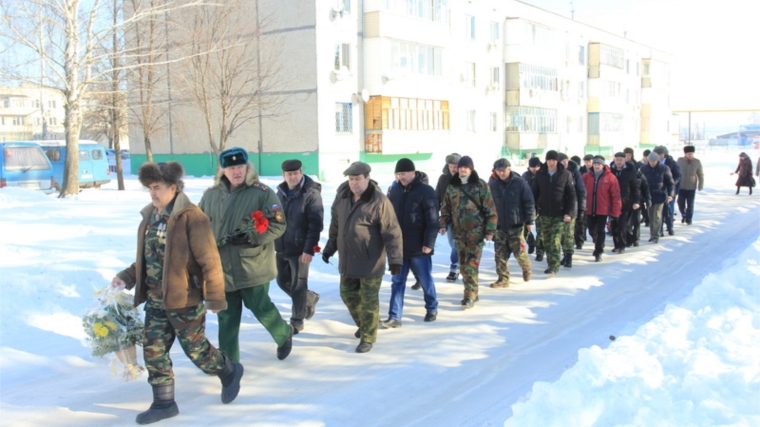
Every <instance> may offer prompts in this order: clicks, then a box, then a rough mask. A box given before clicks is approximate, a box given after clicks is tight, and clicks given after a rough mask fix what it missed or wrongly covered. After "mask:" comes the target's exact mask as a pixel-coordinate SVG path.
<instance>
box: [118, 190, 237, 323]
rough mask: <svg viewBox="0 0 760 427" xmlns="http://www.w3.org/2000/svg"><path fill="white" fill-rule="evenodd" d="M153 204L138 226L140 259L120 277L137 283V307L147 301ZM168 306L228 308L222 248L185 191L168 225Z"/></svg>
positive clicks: (131, 285)
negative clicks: (147, 251)
mask: <svg viewBox="0 0 760 427" xmlns="http://www.w3.org/2000/svg"><path fill="white" fill-rule="evenodd" d="M153 211H154V207H153V205H152V204H150V205H148V206H146V207H145V208H143V210H142V211H141V212H140V213H141V214H142V216H143V220H142V222H141V223H140V226H139V227H137V258H136V259H137V261H136V262H135V263H133V264H132V265H131V266H129V268H127V269H125V270H123V271H121V272H119V273H118V274H117V275H116V276H118V277H119V278H120V279H121V280H123V281H124V283H126V284H127V289H132V288H134V287H135V286H137V288H136V289H135V306H137V305H140V304H142V303H143V302H145V301H146V300H147V286H146V285H145V259H144V256H143V252H144V246H145V230H146V229H147V227H148V220H149V217H150V215H151V214H152V213H153ZM162 285H163V291H164V309H177V308H185V307H192V306H195V305H198V304H200V303H201V302H202V301H203V300H205V301H206V308H207V309H209V310H224V309H226V308H227V300H226V298H225V294H224V275H223V274H222V264H221V260H220V259H219V251H218V250H217V248H216V241H215V240H214V235H213V233H212V232H211V224H210V222H209V220H208V218H207V217H206V215H204V214H203V212H201V210H200V209H198V207H197V206H195V205H194V204H193V203H192V202H191V201H190V199H188V198H187V196H186V195H185V193H179V194H177V198H176V199H175V202H174V209H172V213H171V215H170V216H169V220H168V221H167V224H166V247H165V251H164V271H163V281H162Z"/></svg>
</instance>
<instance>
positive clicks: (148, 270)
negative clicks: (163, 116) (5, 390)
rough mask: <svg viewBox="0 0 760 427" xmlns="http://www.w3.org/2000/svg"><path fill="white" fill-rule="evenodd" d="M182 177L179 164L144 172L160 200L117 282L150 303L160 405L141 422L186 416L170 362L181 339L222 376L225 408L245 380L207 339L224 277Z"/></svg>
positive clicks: (151, 356)
mask: <svg viewBox="0 0 760 427" xmlns="http://www.w3.org/2000/svg"><path fill="white" fill-rule="evenodd" d="M183 174H184V171H183V168H182V165H180V164H179V163H177V162H168V163H165V164H164V163H162V164H155V163H145V164H144V165H142V166H140V171H139V179H140V183H141V184H142V185H143V186H145V187H147V188H148V189H149V190H150V196H151V199H152V201H153V202H152V204H149V205H148V206H146V207H145V208H144V209H143V210H142V212H141V214H142V216H143V220H142V222H141V223H140V225H139V227H138V230H137V259H136V261H135V262H134V263H133V264H132V265H131V266H130V267H129V268H127V269H125V270H122V271H121V272H119V273H118V274H117V275H116V277H114V278H113V280H112V282H111V285H112V286H114V287H118V286H124V287H126V288H127V289H133V288H134V290H135V298H134V303H135V306H137V305H140V304H142V303H143V302H145V338H144V340H143V343H142V344H143V356H144V359H145V366H146V367H147V368H148V383H150V385H151V386H152V388H153V404H151V406H150V408H149V409H148V410H147V411H145V412H142V413H140V414H138V415H137V419H136V421H137V423H138V424H149V423H154V422H156V421H160V420H162V419H165V418H171V417H174V416H176V415H177V414H179V409H178V407H177V403H176V402H175V401H174V372H173V371H172V361H171V357H170V350H171V348H172V344H173V343H174V340H175V338H176V339H178V340H179V344H180V346H182V350H184V352H185V354H186V355H187V357H188V358H189V359H190V360H191V361H192V362H193V363H194V364H195V366H197V367H198V368H200V369H201V370H202V371H203V372H204V373H206V374H209V375H217V376H219V379H221V381H222V403H230V402H232V401H233V400H234V399H235V397H236V396H237V394H238V392H239V391H240V379H241V378H242V376H243V366H242V365H241V364H240V363H235V362H233V361H232V360H231V359H230V358H229V357H227V356H226V355H225V354H224V353H223V352H221V351H219V350H218V349H217V348H215V347H214V346H213V345H211V343H210V342H209V341H208V339H206V334H205V327H206V307H208V308H209V309H210V310H212V311H213V312H214V313H219V312H221V311H223V310H225V309H226V307H227V303H226V301H225V300H224V278H223V276H222V266H221V262H220V259H219V253H218V252H217V250H216V242H215V240H214V236H213V234H212V233H211V227H210V226H209V221H208V218H206V216H205V215H203V213H202V212H201V211H200V210H199V209H198V207H197V206H195V205H194V204H192V202H190V199H188V197H187V196H186V195H185V194H184V193H183V192H182V188H183V187H184V184H183V181H182V175H183ZM204 300H205V304H204Z"/></svg>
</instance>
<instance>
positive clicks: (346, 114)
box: [335, 102, 352, 133]
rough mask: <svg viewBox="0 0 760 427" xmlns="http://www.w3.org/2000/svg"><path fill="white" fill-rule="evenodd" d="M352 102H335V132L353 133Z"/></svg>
mask: <svg viewBox="0 0 760 427" xmlns="http://www.w3.org/2000/svg"><path fill="white" fill-rule="evenodd" d="M351 123H352V120H351V103H350V102H348V103H342V102H337V103H335V132H337V133H351Z"/></svg>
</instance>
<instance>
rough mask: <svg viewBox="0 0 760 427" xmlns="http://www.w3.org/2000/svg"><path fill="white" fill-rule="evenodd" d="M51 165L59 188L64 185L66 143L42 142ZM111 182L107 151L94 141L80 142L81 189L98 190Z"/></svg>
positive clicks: (59, 141)
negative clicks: (92, 188)
mask: <svg viewBox="0 0 760 427" xmlns="http://www.w3.org/2000/svg"><path fill="white" fill-rule="evenodd" d="M40 146H42V149H43V150H44V151H45V154H46V155H47V157H48V159H50V163H52V164H53V176H54V177H55V182H56V184H57V185H58V186H60V185H63V166H64V163H65V162H66V141H63V140H57V141H40ZM109 182H111V169H110V168H109V167H108V157H107V156H106V150H105V148H103V147H102V146H100V145H98V144H97V143H96V142H94V141H87V140H81V141H79V187H80V188H86V187H95V188H98V187H100V186H101V185H103V184H108V183H109Z"/></svg>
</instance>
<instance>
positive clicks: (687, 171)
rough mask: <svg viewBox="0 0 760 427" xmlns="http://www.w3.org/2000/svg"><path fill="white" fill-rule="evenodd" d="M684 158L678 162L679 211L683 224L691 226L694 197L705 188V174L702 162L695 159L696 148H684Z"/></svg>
mask: <svg viewBox="0 0 760 427" xmlns="http://www.w3.org/2000/svg"><path fill="white" fill-rule="evenodd" d="M683 153H684V155H683V157H681V158H679V159H678V161H677V162H676V163H677V164H678V167H679V168H680V169H681V188H679V189H678V210H679V211H680V212H681V222H685V223H686V224H687V225H691V218H692V217H693V216H694V196H696V192H697V191H702V188H703V187H704V186H705V174H704V172H702V162H700V161H699V159H696V158H694V146H693V145H687V146H685V147H683Z"/></svg>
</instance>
